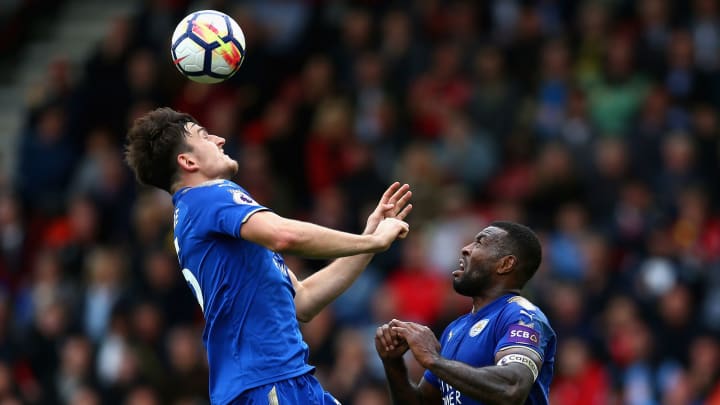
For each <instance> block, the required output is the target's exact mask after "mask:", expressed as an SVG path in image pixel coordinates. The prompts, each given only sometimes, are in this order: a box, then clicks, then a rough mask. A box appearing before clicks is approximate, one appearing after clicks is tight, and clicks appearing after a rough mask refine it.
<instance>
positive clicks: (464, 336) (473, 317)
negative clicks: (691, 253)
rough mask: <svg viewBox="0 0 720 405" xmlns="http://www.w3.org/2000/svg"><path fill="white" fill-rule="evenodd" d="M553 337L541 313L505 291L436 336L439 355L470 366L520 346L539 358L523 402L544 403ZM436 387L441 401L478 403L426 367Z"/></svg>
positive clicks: (552, 357)
mask: <svg viewBox="0 0 720 405" xmlns="http://www.w3.org/2000/svg"><path fill="white" fill-rule="evenodd" d="M556 341H557V338H556V336H555V332H554V331H553V330H552V328H551V327H550V323H549V322H548V320H547V318H546V317H545V314H543V312H542V311H541V310H540V308H538V307H536V306H535V305H533V304H532V303H531V302H530V301H528V300H527V299H526V298H524V297H521V296H519V295H516V294H507V295H503V296H502V297H500V298H498V299H496V300H495V301H493V302H491V303H490V304H488V305H486V306H484V307H483V308H481V309H480V310H479V311H478V312H477V313H475V314H473V313H470V314H467V315H463V316H461V317H460V318H458V319H456V320H455V321H453V322H452V323H451V324H450V325H448V327H447V328H445V331H443V335H442V337H441V338H440V345H441V350H440V354H441V355H442V356H443V357H445V358H447V359H450V360H456V361H459V362H462V363H465V364H468V365H470V366H473V367H486V366H492V365H495V354H496V353H497V352H498V351H500V350H501V349H504V348H509V347H512V346H522V347H525V348H528V349H530V350H532V351H534V352H536V353H537V354H538V355H539V356H540V358H541V359H542V360H543V364H542V368H541V369H540V370H539V371H540V373H539V375H538V378H537V380H536V381H535V384H533V387H532V390H531V391H530V395H529V396H528V399H527V401H526V402H525V403H526V404H547V403H548V392H549V389H550V381H551V380H552V375H553V366H554V364H555V349H556V347H555V346H556V343H557V342H556ZM423 378H425V380H426V381H427V382H429V383H430V384H432V385H433V386H435V387H437V388H438V389H439V390H440V391H441V392H442V396H443V404H463V405H468V404H471V405H474V404H482V402H479V401H476V400H474V399H472V398H470V397H468V396H467V395H464V394H462V393H461V392H460V391H458V390H456V389H455V388H454V387H453V386H451V385H449V384H447V383H445V382H444V381H442V380H441V379H439V378H438V377H437V376H435V375H434V374H433V373H432V372H430V371H429V370H426V371H425V374H424V376H423Z"/></svg>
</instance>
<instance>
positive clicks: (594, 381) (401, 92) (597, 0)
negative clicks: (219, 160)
mask: <svg viewBox="0 0 720 405" xmlns="http://www.w3.org/2000/svg"><path fill="white" fill-rule="evenodd" d="M21 3H22V2H21ZM26 3H32V2H26ZM204 8H210V9H217V10H221V11H224V12H226V13H228V14H230V15H231V16H233V17H234V18H235V19H236V21H237V22H238V23H239V25H240V26H241V27H242V28H243V30H244V33H245V37H246V39H247V55H246V56H247V58H246V60H245V61H244V63H243V66H242V68H241V69H240V71H239V72H238V74H237V75H236V76H235V77H233V78H232V79H231V80H230V81H228V82H226V83H224V84H221V85H212V86H208V85H200V84H196V83H193V82H191V81H189V80H187V79H185V78H184V77H182V76H181V75H180V73H179V72H178V71H177V70H176V69H175V67H174V66H173V65H172V62H171V58H170V55H169V38H170V34H171V32H172V30H173V29H174V27H175V24H176V23H177V22H178V21H179V20H180V19H181V18H182V17H183V16H184V15H186V14H187V13H188V12H189V11H191V10H197V9H204ZM27 96H28V99H27V100H26V101H25V102H26V103H27V112H26V116H25V123H24V126H23V129H22V132H21V133H19V134H17V136H18V137H19V145H20V146H19V150H17V152H16V156H17V161H18V165H17V167H16V168H15V169H14V170H13V171H12V172H10V173H2V176H0V177H1V179H0V405H15V404H78V405H91V404H110V405H113V404H118V405H146V404H147V405H152V404H171V405H191V404H205V403H207V378H208V376H207V367H206V363H205V358H204V352H203V348H202V346H201V336H202V326H203V322H202V314H201V313H200V309H199V307H198V305H197V304H196V302H195V301H194V298H193V296H192V293H191V292H190V289H189V288H188V287H187V286H186V284H185V281H184V280H183V279H182V277H181V275H180V271H179V269H178V264H177V259H176V257H175V252H174V250H173V247H172V243H171V240H172V238H171V235H172V223H171V217H172V204H171V201H170V196H169V195H167V194H165V193H163V192H161V191H156V190H151V189H146V188H142V187H139V186H137V185H136V183H135V181H134V179H133V178H132V176H131V174H130V173H129V170H128V168H127V167H126V165H125V164H124V162H123V155H122V150H123V142H124V135H125V131H126V129H127V128H128V125H129V124H130V123H131V122H132V120H133V119H134V118H135V117H137V116H138V115H140V114H142V113H143V112H146V111H148V110H150V109H152V108H155V107H158V106H166V105H167V106H172V107H174V108H176V109H178V110H182V111H184V112H188V113H190V114H192V115H193V116H194V117H195V118H197V119H198V120H199V121H200V122H201V123H202V124H203V125H205V126H206V127H207V128H208V129H209V130H210V131H211V132H212V133H214V134H216V135H219V136H223V137H225V138H226V139H227V144H226V146H225V149H226V151H230V152H229V153H230V154H231V155H232V156H234V157H236V158H237V159H238V161H239V163H240V171H239V173H238V174H237V176H236V178H235V179H234V180H235V181H237V182H238V183H239V184H240V185H242V186H243V187H245V188H246V189H247V190H248V191H249V192H250V193H251V194H252V195H253V197H254V198H255V199H256V200H257V201H259V202H261V203H262V204H265V205H267V206H268V207H271V208H272V209H273V210H275V211H276V212H278V213H279V214H281V215H284V216H289V217H294V218H300V219H304V220H309V221H312V222H316V223H319V224H322V225H326V226H329V227H333V228H338V229H343V230H347V231H353V232H358V231H360V230H361V229H362V226H363V222H364V218H365V217H366V214H367V213H368V212H369V210H370V209H371V207H372V206H374V204H376V202H377V199H378V198H379V196H380V194H381V192H382V191H383V190H384V188H385V187H386V185H387V184H389V183H390V182H392V181H394V180H399V181H402V182H407V183H409V184H411V185H412V188H413V190H414V197H413V204H414V206H415V209H414V211H413V213H412V214H411V216H410V218H409V222H410V223H411V229H412V231H411V234H410V236H409V237H408V239H406V240H404V241H402V242H400V243H399V244H397V245H396V246H395V247H394V248H393V249H391V250H390V251H388V252H386V253H383V254H380V255H378V256H377V257H376V258H375V259H374V261H373V262H372V263H371V265H370V268H369V269H368V270H367V271H366V272H365V273H364V275H363V276H362V277H361V278H360V279H359V280H358V281H357V282H356V284H355V285H354V286H353V287H352V289H351V290H350V291H348V292H347V293H346V294H344V295H343V296H342V297H340V299H338V301H337V302H336V303H335V304H333V305H332V306H331V307H330V308H328V309H327V310H325V311H323V312H322V313H321V314H320V315H319V316H318V317H317V318H316V319H314V320H313V321H312V322H310V323H308V324H305V325H303V333H304V336H305V339H306V341H307V343H308V344H309V346H310V348H311V359H310V361H311V363H312V364H314V365H315V366H316V367H317V372H316V374H317V376H318V377H319V378H320V380H321V381H322V382H323V384H324V386H325V388H326V389H327V390H328V391H330V392H332V393H333V394H334V395H335V396H336V397H337V398H338V399H340V400H341V401H342V403H344V404H347V405H387V404H389V401H388V398H387V394H386V391H385V382H384V375H383V371H382V368H381V365H380V364H379V361H378V359H377V356H376V354H375V352H374V348H373V336H374V331H375V328H376V327H377V326H378V325H379V324H380V323H382V322H385V321H388V320H389V319H392V318H398V319H403V320H412V321H416V322H420V323H423V324H426V325H429V326H430V327H432V328H433V330H435V331H436V332H437V333H440V332H441V331H442V329H443V327H444V326H445V325H446V324H447V323H448V322H449V321H450V320H452V319H454V318H455V317H456V316H458V315H459V314H461V313H464V312H467V311H468V310H469V309H470V301H469V300H468V299H467V298H465V297H460V296H458V295H457V294H455V293H454V291H453V290H452V286H451V276H450V272H451V271H452V270H454V269H455V268H457V263H458V259H459V256H460V249H461V248H462V246H464V245H465V244H466V243H468V242H469V241H470V240H471V238H472V237H473V236H474V235H475V233H477V232H478V231H479V230H480V229H482V228H483V227H484V226H485V225H487V224H488V223H489V222H490V221H492V220H495V219H508V220H514V221H518V222H522V223H525V224H528V225H529V226H531V227H532V228H533V229H535V230H536V231H537V232H538V234H539V235H540V236H541V238H542V240H543V244H544V259H543V264H542V266H541V269H540V270H539V272H538V274H537V275H536V276H535V278H534V279H533V281H532V282H531V283H530V286H529V287H528V289H527V291H526V292H525V293H526V295H527V296H528V297H529V298H530V299H531V300H533V302H535V303H536V304H538V305H539V306H540V307H541V308H542V309H543V310H544V311H545V312H546V313H547V314H548V317H549V319H550V321H551V324H552V325H553V327H554V328H555V330H556V332H557V333H558V336H559V346H558V356H557V362H556V369H555V379H554V382H553V385H552V390H551V402H552V404H556V405H580V404H590V405H594V404H598V405H599V404H629V405H655V404H657V405H680V404H693V405H694V404H698V405H699V404H720V382H719V381H720V340H719V339H718V338H719V337H720V199H719V198H720V187H718V186H719V185H720V182H719V181H718V178H719V177H718V176H719V175H720V170H719V169H720V163H719V162H720V117H719V116H718V112H719V111H720V4H719V3H718V1H716V0H692V1H670V0H638V1H631V0H585V1H573V0H537V1H527V0H488V1H472V0H456V1H443V0H418V1H409V0H405V1H394V2H385V1H378V0H357V1H323V0H315V1H285V0H254V1H251V0H248V1H231V0H227V1H220V0H216V1H202V2H190V1H188V0H147V1H145V2H143V3H142V6H141V7H139V8H138V9H137V10H136V13H134V14H132V15H129V16H127V17H126V18H118V19H117V20H115V21H113V22H112V25H111V26H109V27H108V30H107V34H106V36H105V37H104V39H103V40H102V41H101V42H100V43H99V44H98V46H97V48H96V50H95V51H94V52H93V53H92V55H90V57H89V58H88V59H87V60H86V61H84V63H83V64H81V65H79V66H77V65H75V64H73V63H70V62H68V60H67V59H65V58H63V57H62V56H58V57H56V58H55V59H53V60H52V61H51V63H50V64H49V69H48V71H47V75H46V80H45V81H44V82H43V83H40V84H38V86H37V87H36V88H34V89H32V91H30V92H29V94H28V95H27ZM19 102H21V101H19ZM287 262H288V264H289V265H290V267H291V268H292V269H293V270H294V271H295V272H296V273H297V274H298V275H299V276H300V277H303V276H305V275H308V274H311V273H312V272H313V271H314V270H317V269H318V268H320V267H321V266H322V265H323V263H322V262H318V261H309V260H304V259H301V258H296V257H288V258H287ZM407 361H408V362H409V364H410V369H411V374H412V375H413V376H414V377H415V378H419V376H420V375H421V371H422V370H420V369H419V367H418V366H417V364H414V363H413V362H412V359H411V358H408V360H407Z"/></svg>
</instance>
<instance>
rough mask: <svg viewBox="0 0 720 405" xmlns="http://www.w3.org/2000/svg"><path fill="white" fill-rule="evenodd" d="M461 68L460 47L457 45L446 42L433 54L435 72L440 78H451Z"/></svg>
mask: <svg viewBox="0 0 720 405" xmlns="http://www.w3.org/2000/svg"><path fill="white" fill-rule="evenodd" d="M459 68H460V49H459V48H458V46H457V45H454V44H451V43H445V44H442V45H439V46H438V47H437V48H436V49H435V53H434V55H433V68H432V71H433V74H434V75H435V77H436V78H438V79H440V80H449V79H452V78H453V77H455V76H456V75H457V74H458V71H459Z"/></svg>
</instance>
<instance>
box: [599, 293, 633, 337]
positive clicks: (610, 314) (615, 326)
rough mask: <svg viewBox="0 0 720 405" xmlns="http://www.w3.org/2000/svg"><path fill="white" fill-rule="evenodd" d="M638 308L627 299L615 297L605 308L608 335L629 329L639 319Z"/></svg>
mask: <svg viewBox="0 0 720 405" xmlns="http://www.w3.org/2000/svg"><path fill="white" fill-rule="evenodd" d="M637 313H638V311H637V306H636V305H635V303H634V302H633V301H632V300H630V299H629V298H627V297H614V298H612V299H611V300H610V301H609V302H608V304H607V306H606V307H605V325H606V328H605V329H606V330H607V331H608V334H610V335H612V334H614V333H616V332H617V331H619V330H622V329H624V328H627V327H629V326H630V325H631V324H633V323H634V322H635V320H636V319H637Z"/></svg>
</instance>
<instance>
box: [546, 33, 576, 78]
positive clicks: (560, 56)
mask: <svg viewBox="0 0 720 405" xmlns="http://www.w3.org/2000/svg"><path fill="white" fill-rule="evenodd" d="M541 58H542V62H541V63H542V71H543V73H544V75H545V77H547V78H551V79H563V78H565V77H566V76H567V74H568V68H569V64H570V59H569V53H568V49H567V46H566V45H565V43H564V42H562V41H551V42H549V43H547V44H546V45H545V46H544V47H543V51H542V56H541Z"/></svg>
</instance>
